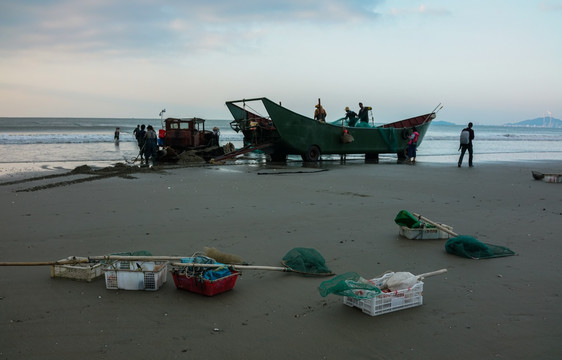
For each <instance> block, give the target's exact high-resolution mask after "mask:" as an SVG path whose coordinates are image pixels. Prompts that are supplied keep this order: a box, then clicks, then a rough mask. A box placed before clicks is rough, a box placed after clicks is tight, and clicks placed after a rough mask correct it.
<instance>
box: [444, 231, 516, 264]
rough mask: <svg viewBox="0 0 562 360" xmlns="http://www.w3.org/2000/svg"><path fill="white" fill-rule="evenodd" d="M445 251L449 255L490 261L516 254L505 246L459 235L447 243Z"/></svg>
mask: <svg viewBox="0 0 562 360" xmlns="http://www.w3.org/2000/svg"><path fill="white" fill-rule="evenodd" d="M445 250H446V251H447V252H448V253H449V254H453V255H458V256H461V257H465V258H469V259H490V258H496V257H502V256H511V255H515V252H513V251H512V250H510V249H509V248H506V247H505V246H499V245H492V244H485V243H483V242H480V241H478V240H476V239H475V238H473V237H472V236H466V235H459V236H457V237H454V238H451V239H449V240H448V241H447V242H446V243H445Z"/></svg>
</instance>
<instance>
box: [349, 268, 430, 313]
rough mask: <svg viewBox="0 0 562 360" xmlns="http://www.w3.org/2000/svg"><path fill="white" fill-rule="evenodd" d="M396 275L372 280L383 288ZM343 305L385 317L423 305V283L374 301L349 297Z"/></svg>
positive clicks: (379, 297) (390, 274) (380, 295)
mask: <svg viewBox="0 0 562 360" xmlns="http://www.w3.org/2000/svg"><path fill="white" fill-rule="evenodd" d="M393 274H394V273H393V272H390V273H386V274H384V276H382V277H380V278H375V279H371V280H370V281H371V282H373V283H374V284H375V285H376V286H378V287H381V286H382V285H383V284H384V282H385V281H386V279H388V278H389V277H391V276H392V275H393ZM343 303H344V304H345V305H347V306H351V307H357V308H359V309H361V310H362V311H363V312H364V313H366V314H369V315H371V316H377V315H383V314H386V313H389V312H393V311H398V310H404V309H408V308H411V307H414V306H420V305H422V304H423V282H422V281H418V282H417V283H416V284H415V285H414V286H412V287H411V288H409V289H404V290H396V291H392V292H383V293H381V294H379V295H378V296H376V297H374V298H372V299H365V300H360V299H355V298H352V297H349V296H344V297H343Z"/></svg>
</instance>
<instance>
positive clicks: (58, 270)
mask: <svg viewBox="0 0 562 360" xmlns="http://www.w3.org/2000/svg"><path fill="white" fill-rule="evenodd" d="M81 259H84V258H77V257H72V256H70V257H68V258H66V259H61V260H60V261H68V260H81ZM104 265H105V264H102V263H101V262H88V263H78V264H65V265H51V277H61V278H67V279H73V280H84V281H88V282H90V281H92V280H94V279H95V278H97V277H98V276H101V274H102V273H103V266H104Z"/></svg>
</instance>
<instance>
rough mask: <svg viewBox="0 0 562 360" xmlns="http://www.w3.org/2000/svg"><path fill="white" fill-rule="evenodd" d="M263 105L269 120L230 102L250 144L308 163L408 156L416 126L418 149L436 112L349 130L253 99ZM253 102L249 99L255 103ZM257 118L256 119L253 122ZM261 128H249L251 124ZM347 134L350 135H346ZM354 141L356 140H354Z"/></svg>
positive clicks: (349, 128) (261, 99)
mask: <svg viewBox="0 0 562 360" xmlns="http://www.w3.org/2000/svg"><path fill="white" fill-rule="evenodd" d="M252 100H254V101H255V100H259V101H261V102H262V103H263V106H264V108H265V109H266V111H267V113H268V114H269V119H267V118H265V117H260V116H257V115H255V114H253V113H251V112H248V111H246V110H244V109H242V108H240V107H238V106H237V105H235V103H236V102H238V101H234V102H227V106H228V108H229V110H230V111H231V113H232V115H233V116H234V118H235V122H236V123H237V124H238V125H239V126H240V130H242V132H243V133H244V139H245V141H246V142H248V143H264V142H269V143H271V146H270V147H269V148H268V149H267V150H266V152H267V153H269V154H274V155H278V156H280V157H282V156H285V155H301V156H302V157H303V159H304V160H317V159H318V158H319V156H320V154H365V155H366V156H368V157H369V156H371V157H377V156H378V154H383V153H391V154H399V156H400V155H402V157H403V154H404V151H405V149H406V148H407V146H408V141H409V140H408V137H409V135H410V134H411V132H412V127H414V126H415V127H416V129H417V130H418V132H419V134H420V135H419V138H418V146H419V145H420V144H421V143H422V140H423V138H424V136H425V133H426V132H427V129H428V128H429V125H430V123H431V120H432V119H433V118H435V114H434V113H429V114H425V115H420V116H416V117H413V118H410V119H405V120H401V121H398V122H395V123H391V124H387V125H382V126H378V127H347V126H341V125H334V124H329V123H323V122H319V121H316V120H314V119H311V118H308V117H306V116H303V115H300V114H298V113H295V112H293V111H291V110H288V109H286V108H284V107H282V106H280V105H278V104H276V103H274V102H272V101H271V100H269V99H267V98H259V99H252ZM252 100H245V101H244V102H246V101H252ZM249 119H253V120H249ZM248 121H250V122H252V123H253V124H254V125H255V124H256V123H258V126H254V127H252V126H247V125H248V124H249V122H248ZM264 121H269V122H270V125H271V126H270V127H269V128H268V129H265V128H263V127H261V126H260V125H259V124H260V122H264ZM344 133H347V134H348V135H345V136H344ZM350 139H352V140H351V141H350Z"/></svg>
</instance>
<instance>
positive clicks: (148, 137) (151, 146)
mask: <svg viewBox="0 0 562 360" xmlns="http://www.w3.org/2000/svg"><path fill="white" fill-rule="evenodd" d="M157 151H158V135H156V131H154V128H153V127H152V125H148V127H147V128H146V134H144V159H145V160H146V163H147V164H148V159H149V158H151V157H152V165H153V166H154V165H156V152H157Z"/></svg>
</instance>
